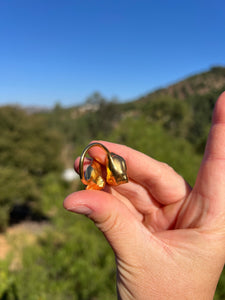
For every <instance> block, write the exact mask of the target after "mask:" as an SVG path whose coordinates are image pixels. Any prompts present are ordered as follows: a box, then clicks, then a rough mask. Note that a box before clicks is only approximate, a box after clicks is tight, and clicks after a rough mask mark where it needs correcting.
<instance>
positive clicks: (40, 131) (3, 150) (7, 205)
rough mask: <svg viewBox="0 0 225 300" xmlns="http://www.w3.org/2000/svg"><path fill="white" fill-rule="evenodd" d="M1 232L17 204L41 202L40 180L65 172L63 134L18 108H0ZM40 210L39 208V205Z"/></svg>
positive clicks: (37, 117)
mask: <svg viewBox="0 0 225 300" xmlns="http://www.w3.org/2000/svg"><path fill="white" fill-rule="evenodd" d="M0 128H1V129H0V130H1V135H0V189H1V194H0V207H1V212H0V215H1V218H0V231H2V230H4V229H5V228H6V226H7V224H8V220H9V214H10V211H11V210H12V209H13V207H14V206H15V205H17V204H22V203H31V202H34V201H36V202H38V201H39V199H40V182H39V180H40V178H41V177H42V176H44V175H46V174H48V173H49V172H53V171H54V172H57V171H59V170H61V163H60V152H61V148H62V144H61V137H60V134H59V133H56V132H55V131H54V130H50V129H49V128H48V126H47V123H46V122H45V121H44V119H43V118H42V117H41V116H37V115H28V114H27V113H25V111H23V110H22V109H20V108H17V107H7V106H6V107H1V108H0ZM36 208H37V205H36Z"/></svg>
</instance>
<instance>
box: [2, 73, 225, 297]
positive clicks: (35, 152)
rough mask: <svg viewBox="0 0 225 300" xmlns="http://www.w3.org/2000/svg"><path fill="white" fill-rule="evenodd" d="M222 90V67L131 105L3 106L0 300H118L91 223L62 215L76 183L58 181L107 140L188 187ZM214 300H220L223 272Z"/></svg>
mask: <svg viewBox="0 0 225 300" xmlns="http://www.w3.org/2000/svg"><path fill="white" fill-rule="evenodd" d="M223 90H225V68H222V67H215V68H212V69H211V70H210V71H208V72H205V73H201V74H197V75H195V76H192V77H190V78H187V79H186V80H183V81H181V82H179V83H177V84H175V85H172V86H170V87H168V88H166V89H161V90H158V91H156V92H154V93H151V94H148V95H146V96H144V97H141V98H140V99H136V100H135V101H132V102H129V103H119V102H118V101H116V99H105V98H104V97H103V96H101V94H99V93H94V94H93V95H91V96H90V97H89V98H88V99H87V101H86V103H85V104H84V105H83V106H79V107H77V106H76V107H70V108H64V107H62V106H61V104H60V103H56V105H55V107H54V108H53V109H52V110H39V109H38V108H36V109H35V110H33V109H29V108H26V109H25V108H20V107H12V106H4V107H0V133H1V134H0V191H1V193H0V231H1V235H0V247H1V245H3V242H4V243H5V244H6V246H7V247H6V248H7V249H6V251H5V255H2V256H1V259H0V298H1V299H10V300H14V299H31V300H37V299H39V300H45V299H56V300H57V299H75V300H76V299H79V300H82V299H83V300H85V299H92V300H94V299H102V300H103V299H104V300H107V299H115V298H116V288H115V276H116V274H115V263H114V257H113V254H112V251H111V249H110V248H109V246H108V245H107V243H106V241H105V240H104V238H103V236H102V235H101V233H100V232H99V231H98V230H97V229H96V228H95V227H94V225H93V224H92V223H91V222H90V221H89V220H88V219H86V218H85V217H82V216H75V215H73V214H71V213H69V212H66V211H65V210H64V209H63V207H62V202H63V199H64V198H65V197H66V196H67V195H68V194H69V193H71V192H73V191H75V190H77V189H80V184H79V180H78V181H76V180H74V181H72V182H68V181H65V180H64V179H63V178H62V172H63V171H64V170H65V169H67V168H71V167H72V166H73V161H74V159H75V157H76V156H78V155H79V154H80V153H81V151H82V149H83V148H84V147H85V146H86V145H87V144H88V143H89V142H90V141H91V140H92V139H104V140H108V141H112V142H117V143H122V144H126V145H128V146H130V147H133V148H135V149H137V150H139V151H142V152H144V153H146V154H148V155H150V156H152V157H154V158H156V159H158V160H160V161H164V162H166V163H168V164H170V165H171V166H172V167H173V168H174V169H175V170H176V171H177V172H179V173H180V174H182V175H183V177H184V178H185V179H186V180H187V181H188V182H189V183H190V184H192V185H193V184H194V182H195V178H196V175H197V171H198V168H199V166H200V162H201V159H202V155H203V151H204V146H205V142H206V139H207V134H208V131H209V128H210V122H211V115H212V110H213V106H214V104H215V101H216V99H217V97H218V95H219V94H220V93H221V92H222V91H223ZM21 224H22V225H21ZM18 226H20V227H19V228H20V230H19V231H16V230H15V228H17V227H18ZM1 243H2V244H1ZM3 249H4V248H3V246H2V247H1V249H0V252H1V251H3ZM215 299H216V300H218V299H225V273H223V274H222V275H221V278H220V282H219V284H218V287H217V291H216V295H215Z"/></svg>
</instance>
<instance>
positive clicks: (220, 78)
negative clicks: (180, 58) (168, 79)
mask: <svg viewBox="0 0 225 300" xmlns="http://www.w3.org/2000/svg"><path fill="white" fill-rule="evenodd" d="M221 89H224V90H225V67H222V66H216V67H212V68H211V69H210V70H209V71H207V72H203V73H199V74H196V75H193V76H190V77H187V78H186V79H184V80H182V81H179V82H177V83H175V84H172V85H170V86H168V87H166V88H162V89H158V90H156V91H154V92H151V93H148V94H147V95H145V96H143V97H140V98H139V99H137V101H149V100H151V99H155V98H158V97H160V96H165V95H167V96H171V97H173V98H176V99H181V100H184V99H186V98H188V97H190V96H193V95H204V94H208V93H210V92H215V91H218V90H221Z"/></svg>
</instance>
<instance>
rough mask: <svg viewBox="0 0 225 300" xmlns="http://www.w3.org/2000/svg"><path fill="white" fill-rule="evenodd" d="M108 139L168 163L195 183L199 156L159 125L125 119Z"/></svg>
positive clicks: (191, 182) (184, 142) (182, 140)
mask: <svg viewBox="0 0 225 300" xmlns="http://www.w3.org/2000/svg"><path fill="white" fill-rule="evenodd" d="M110 140H112V141H117V142H119V143H122V144H125V145H128V146H130V147H132V148H134V149H137V150H139V151H141V152H144V153H145V154H147V155H149V156H151V157H153V158H155V159H157V160H160V161H163V162H166V163H168V164H169V165H171V166H172V167H173V168H174V169H175V170H176V171H177V172H178V173H180V174H181V175H183V176H184V178H185V179H186V180H187V181H188V182H189V183H190V184H193V183H194V181H195V178H196V175H197V171H198V169H199V166H200V162H201V156H200V155H197V154H196V153H195V151H194V148H193V147H192V145H191V144H190V143H188V142H187V141H186V140H184V139H182V138H175V137H174V136H172V135H171V134H170V133H168V132H167V131H165V129H163V128H162V127H161V126H160V125H159V124H151V123H149V122H148V121H147V120H146V119H144V118H138V119H136V120H134V119H131V118H128V119H126V120H124V121H123V122H121V124H120V126H118V127H117V129H116V130H115V131H114V133H113V134H112V136H111V137H110ZM181 153H182V155H181Z"/></svg>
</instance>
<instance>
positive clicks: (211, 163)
mask: <svg viewBox="0 0 225 300" xmlns="http://www.w3.org/2000/svg"><path fill="white" fill-rule="evenodd" d="M101 143H103V144H104V145H105V146H106V147H107V148H108V149H109V150H110V151H112V152H115V153H117V154H119V155H121V156H123V157H124V158H125V160H126V162H127V169H128V176H129V183H127V184H124V185H120V186H118V187H113V188H112V187H109V186H108V187H107V188H106V190H105V191H79V192H76V193H73V194H71V195H70V196H68V197H67V198H66V199H65V201H64V207H65V208H66V209H67V210H70V211H73V212H76V213H82V214H85V215H87V216H88V217H89V218H91V219H92V220H93V221H94V222H95V224H96V225H97V227H98V228H99V229H100V230H101V231H102V232H103V233H104V235H105V237H106V239H107V240H108V242H109V243H110V245H111V247H112V248H113V250H114V252H115V255H116V262H117V272H118V276H117V288H118V297H119V298H120V299H135V300H139V299H140V300H145V299H157V300H159V299H173V300H174V299H179V300H180V299H191V300H193V299H198V300H200V299H204V300H207V299H212V298H213V295H214V292H215V289H216V285H217V282H218V279H219V276H220V273H221V271H222V268H223V265H224V262H225V251H224V249H225V93H223V94H222V95H221V96H220V98H219V99H218V101H217V104H216V107H215V110H214V116H213V123H212V127H211V131H210V134H209V138H208V141H207V146H206V151H205V154H204V158H203V161H202V164H201V167H200V170H199V173H198V177H197V180H196V184H195V186H194V188H193V189H191V188H190V186H189V185H188V184H187V183H186V182H185V181H184V179H183V178H182V177H181V176H180V175H178V174H177V173H176V172H175V171H174V170H173V169H172V168H171V167H169V166H168V165H166V164H164V163H161V162H158V161H156V160H154V159H152V158H150V157H148V156H146V155H144V154H142V153H140V152H137V151H135V150H132V149H130V148H128V147H125V146H122V145H117V144H112V143H107V142H101ZM89 154H90V155H91V156H92V157H95V158H98V160H99V161H100V162H101V163H102V164H104V163H105V153H104V152H103V151H102V150H101V149H100V148H98V147H94V148H92V149H91V150H90V151H89ZM181 155H182V153H181ZM78 163H79V159H77V160H76V162H75V169H76V170H77V169H78ZM190 163H191V162H190Z"/></svg>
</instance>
